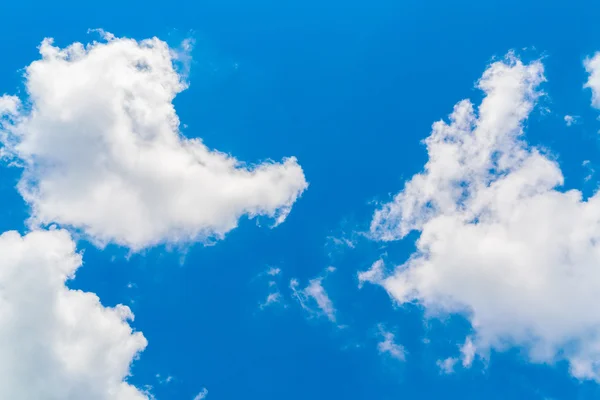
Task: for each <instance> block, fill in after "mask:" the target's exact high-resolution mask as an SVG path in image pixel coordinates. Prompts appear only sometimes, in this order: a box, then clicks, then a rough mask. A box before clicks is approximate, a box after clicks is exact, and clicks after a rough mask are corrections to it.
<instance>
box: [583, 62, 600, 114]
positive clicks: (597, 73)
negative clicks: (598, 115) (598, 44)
mask: <svg viewBox="0 0 600 400" xmlns="http://www.w3.org/2000/svg"><path fill="white" fill-rule="evenodd" d="M583 64H584V66H585V70H586V71H587V73H588V80H587V82H586V83H585V85H584V87H586V88H588V89H591V91H592V106H594V107H596V108H600V52H597V53H596V54H594V56H593V57H588V58H587V59H586V60H585V61H584V63H583Z"/></svg>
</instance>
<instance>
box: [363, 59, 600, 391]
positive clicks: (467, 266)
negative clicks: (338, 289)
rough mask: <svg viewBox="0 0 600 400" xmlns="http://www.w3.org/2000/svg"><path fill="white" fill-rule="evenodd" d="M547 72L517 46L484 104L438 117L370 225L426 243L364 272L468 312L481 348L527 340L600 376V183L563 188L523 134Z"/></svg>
mask: <svg viewBox="0 0 600 400" xmlns="http://www.w3.org/2000/svg"><path fill="white" fill-rule="evenodd" d="M596 64H598V65H600V64H599V63H598V62H597V58H596V61H593V62H588V63H587V67H588V70H590V68H592V67H593V66H596ZM594 68H595V67H594ZM597 70H598V68H595V69H594V71H597ZM590 72H591V76H590V84H589V85H590V86H592V87H594V85H596V81H598V76H600V75H598V74H597V72H592V71H591V70H590ZM543 81H544V74H543V66H542V64H541V63H540V62H532V63H530V64H524V63H522V62H521V61H520V60H519V59H517V58H516V57H515V56H513V55H509V56H507V58H506V59H505V60H502V61H498V62H495V63H493V64H491V65H490V66H489V68H488V69H487V70H486V71H485V73H484V74H483V76H482V78H481V79H480V80H479V82H478V87H479V88H480V89H481V90H482V91H483V92H484V94H485V97H484V99H483V100H482V102H481V104H480V105H479V107H478V109H477V110H475V109H474V106H473V104H472V103H471V102H470V101H468V100H464V101H461V102H459V103H458V104H457V105H456V106H455V108H454V111H453V112H452V114H451V115H450V119H449V122H443V121H440V122H436V123H435V124H434V125H433V129H432V132H431V135H430V136H429V137H428V138H427V139H426V141H425V143H426V145H427V152H428V156H429V160H428V161H427V164H426V165H425V168H424V171H423V172H421V173H418V174H416V175H415V176H413V177H412V179H410V180H409V181H408V182H407V183H406V185H405V187H404V189H403V190H402V191H401V192H399V193H398V194H397V195H396V196H395V198H394V200H393V201H392V202H390V203H389V204H386V205H384V206H383V207H382V208H381V209H379V210H378V211H376V213H375V215H374V217H373V220H372V225H371V233H372V235H373V236H374V237H376V238H378V239H380V240H396V239H401V238H404V237H405V236H406V235H407V234H408V233H409V232H411V231H418V232H419V233H420V236H419V239H418V241H417V243H416V245H417V250H416V252H415V253H414V254H413V255H412V256H411V257H410V258H409V259H408V260H407V261H406V262H405V263H403V264H402V265H400V266H399V267H397V268H396V269H395V272H394V273H392V274H391V275H388V276H384V274H383V269H382V264H381V262H377V263H376V264H374V269H373V270H372V271H371V272H370V273H367V274H362V275H361V276H360V277H361V282H364V281H371V282H377V283H380V284H382V285H383V286H384V287H385V288H386V290H387V291H388V292H389V293H390V295H391V296H392V297H393V298H394V299H395V300H396V301H398V302H400V303H405V302H418V303H420V304H422V305H423V306H424V307H425V308H426V309H427V310H428V311H429V312H431V313H434V314H435V313H462V314H464V315H465V316H467V317H468V318H469V319H470V321H471V323H472V326H473V328H474V337H473V346H474V348H477V351H478V352H480V353H486V352H487V351H488V350H490V349H491V348H495V349H500V350H501V349H503V348H506V346H513V345H517V346H522V347H523V348H525V349H526V351H527V354H528V355H529V357H530V359H531V360H533V361H535V362H554V361H556V360H559V359H566V360H567V361H568V362H569V364H570V366H571V371H572V373H573V375H575V376H577V377H580V378H592V379H597V380H598V379H600V312H598V310H597V306H596V304H597V303H598V302H599V301H600V194H595V195H593V196H592V197H590V198H588V199H584V198H583V197H582V194H581V192H579V191H577V190H570V191H561V190H559V187H560V186H561V184H562V183H563V176H562V173H561V170H560V168H559V166H558V164H557V163H556V161H555V160H554V159H553V158H552V157H550V156H549V155H547V154H544V152H543V151H541V150H540V149H538V148H536V147H533V146H531V145H529V144H528V143H527V142H526V141H525V140H524V138H523V137H522V134H523V127H524V124H525V122H526V120H527V118H528V116H529V114H530V113H531V112H532V110H533V108H534V105H535V103H536V100H537V99H538V97H539V96H540V94H541V92H540V91H539V85H540V84H541V83H542V82H543ZM594 101H595V102H597V99H596V98H595V100H594Z"/></svg>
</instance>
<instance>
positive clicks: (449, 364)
mask: <svg viewBox="0 0 600 400" xmlns="http://www.w3.org/2000/svg"><path fill="white" fill-rule="evenodd" d="M457 362H458V359H456V358H454V357H448V358H446V359H444V360H437V362H436V364H437V366H438V368H439V369H440V372H441V373H442V374H446V375H450V374H452V373H454V366H455V365H456V363H457Z"/></svg>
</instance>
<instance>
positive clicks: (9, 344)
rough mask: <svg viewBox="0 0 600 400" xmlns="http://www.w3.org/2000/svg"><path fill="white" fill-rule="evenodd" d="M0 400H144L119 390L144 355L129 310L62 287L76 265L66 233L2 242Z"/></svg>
mask: <svg viewBox="0 0 600 400" xmlns="http://www.w3.org/2000/svg"><path fill="white" fill-rule="evenodd" d="M0 254H2V257H0V355H1V357H0V371H1V373H0V398H2V399H14V400H28V399H65V400H79V399H89V400H142V399H148V396H147V395H146V394H145V393H143V392H142V391H140V390H138V389H136V388H135V387H133V386H131V385H129V384H128V383H126V382H124V379H125V378H126V377H127V376H128V375H129V365H130V363H131V361H132V360H133V359H134V357H135V356H136V355H137V354H138V353H139V352H140V351H142V350H143V349H144V348H145V347H146V339H145V338H144V336H143V335H142V334H141V333H139V332H133V331H132V329H131V327H130V326H129V324H128V323H127V320H130V319H133V314H132V313H131V311H130V310H129V308H128V307H126V306H122V305H118V306H116V307H114V308H107V307H103V306H102V304H100V301H99V299H98V297H97V296H96V295H95V294H94V293H86V292H82V291H79V290H71V289H69V288H67V287H66V286H65V283H66V281H67V280H69V279H71V278H72V277H73V276H74V274H75V271H76V270H77V268H79V266H80V265H81V256H80V255H79V254H78V253H77V252H76V250H75V243H74V242H73V241H72V239H71V237H70V235H69V233H67V232H66V231H64V230H52V231H36V232H32V233H29V234H27V235H25V236H21V235H20V234H19V233H17V232H14V231H13V232H5V233H3V234H2V235H0Z"/></svg>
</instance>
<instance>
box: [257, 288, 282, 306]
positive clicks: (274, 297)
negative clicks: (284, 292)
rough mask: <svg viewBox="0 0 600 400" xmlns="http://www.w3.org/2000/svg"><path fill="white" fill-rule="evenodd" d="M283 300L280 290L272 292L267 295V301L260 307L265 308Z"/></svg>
mask: <svg viewBox="0 0 600 400" xmlns="http://www.w3.org/2000/svg"><path fill="white" fill-rule="evenodd" d="M279 302H281V293H279V291H277V292H272V293H269V294H268V295H267V298H266V299H265V301H264V302H263V303H262V304H261V305H260V308H265V307H268V306H270V305H273V304H277V303H279Z"/></svg>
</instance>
